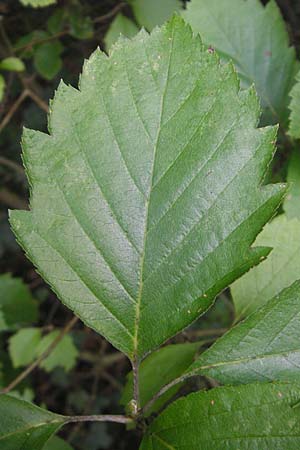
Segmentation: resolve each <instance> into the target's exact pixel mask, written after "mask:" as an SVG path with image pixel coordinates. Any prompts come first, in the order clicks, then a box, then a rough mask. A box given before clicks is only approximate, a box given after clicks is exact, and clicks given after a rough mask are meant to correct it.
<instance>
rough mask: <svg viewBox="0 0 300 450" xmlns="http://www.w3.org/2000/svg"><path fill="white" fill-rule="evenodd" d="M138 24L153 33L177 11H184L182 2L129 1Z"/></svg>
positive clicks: (174, 0)
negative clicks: (153, 30) (154, 29)
mask: <svg viewBox="0 0 300 450" xmlns="http://www.w3.org/2000/svg"><path fill="white" fill-rule="evenodd" d="M129 3H130V5H131V7H132V10H133V13H134V15H135V18H136V20H137V21H138V23H139V24H140V25H141V26H142V27H145V28H146V29H147V30H148V31H151V30H152V29H153V28H154V27H156V26H158V25H162V24H163V23H164V22H165V21H166V20H168V19H169V18H170V17H171V16H172V15H173V14H174V12H175V11H179V10H180V9H182V3H181V1H180V0H163V1H161V0H151V1H150V2H149V0H129Z"/></svg>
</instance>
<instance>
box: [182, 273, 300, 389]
mask: <svg viewBox="0 0 300 450" xmlns="http://www.w3.org/2000/svg"><path fill="white" fill-rule="evenodd" d="M197 369H198V372H199V373H200V374H202V375H207V376H209V377H211V378H214V379H216V380H218V381H219V382H220V383H223V384H242V383H251V382H253V381H266V380H268V381H273V380H281V381H292V382H297V383H299V382H300V282H299V281H297V282H295V283H294V284H293V285H292V286H291V287H289V288H287V289H284V290H283V291H282V292H281V293H280V294H279V295H278V296H276V297H274V298H273V299H272V300H270V301H269V302H268V303H267V304H266V305H265V306H263V307H262V308H261V309H259V310H258V311H257V312H255V313H253V314H252V315H251V316H249V317H248V318H247V319H246V320H245V321H243V322H241V323H240V324H238V325H237V326H235V327H234V328H232V329H231V330H230V331H228V333H226V334H225V335H224V336H222V337H221V338H220V339H219V340H218V341H217V342H216V343H215V344H214V345H212V346H211V347H210V348H209V349H208V350H206V351H205V352H204V353H203V354H202V355H201V356H200V358H198V359H197V361H195V363H194V364H193V365H192V366H191V368H190V370H191V371H195V370H197Z"/></svg>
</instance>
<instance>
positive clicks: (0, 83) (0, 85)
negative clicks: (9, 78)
mask: <svg viewBox="0 0 300 450" xmlns="http://www.w3.org/2000/svg"><path fill="white" fill-rule="evenodd" d="M4 90H5V79H4V77H3V76H2V75H1V74H0V102H1V100H2V98H3V95H4Z"/></svg>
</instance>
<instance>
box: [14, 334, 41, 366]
mask: <svg viewBox="0 0 300 450" xmlns="http://www.w3.org/2000/svg"><path fill="white" fill-rule="evenodd" d="M41 337H42V335H41V331H40V329H39V328H23V329H22V330H20V331H18V332H17V333H16V334H14V335H13V336H12V337H11V338H10V339H9V354H10V357H11V360H12V363H13V366H14V367H15V368H17V367H22V366H27V364H30V363H31V362H32V361H33V360H34V359H35V357H36V349H37V346H38V345H39V343H40V341H41Z"/></svg>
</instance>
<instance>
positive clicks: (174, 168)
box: [10, 16, 284, 359]
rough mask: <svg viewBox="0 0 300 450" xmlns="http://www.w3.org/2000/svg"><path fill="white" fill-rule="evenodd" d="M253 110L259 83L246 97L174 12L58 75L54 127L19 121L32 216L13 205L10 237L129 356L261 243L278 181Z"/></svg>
mask: <svg viewBox="0 0 300 450" xmlns="http://www.w3.org/2000/svg"><path fill="white" fill-rule="evenodd" d="M187 58H189V59H190V60H191V61H193V63H190V64H186V60H187ZM185 80H188V81H187V82H185ZM204 91H205V92H207V95H206V96H203V92H204ZM95 96H97V99H98V102H97V103H96V106H95V109H93V108H92V110H91V105H95V101H94V100H95ZM193 111H197V115H196V116H195V115H194V112H193ZM191 114H192V116H191ZM258 115H259V106H258V102H257V97H256V95H255V92H254V91H253V90H249V91H247V92H240V90H239V83H238V80H237V78H236V75H235V73H234V72H233V70H232V67H231V66H225V67H221V66H219V63H218V59H217V58H216V56H215V55H213V54H211V53H210V52H207V51H205V50H204V49H203V47H202V46H201V43H200V41H199V39H198V38H194V37H193V35H192V32H191V30H190V28H189V27H187V26H186V25H185V24H184V22H183V21H182V19H181V18H179V17H176V16H175V17H174V18H173V19H172V20H171V21H170V22H169V23H167V24H166V25H165V26H163V27H162V28H161V29H156V30H155V31H154V32H153V33H152V34H151V35H150V36H149V35H148V34H146V33H145V32H143V31H142V32H141V33H139V34H138V36H137V37H135V38H134V39H133V40H131V41H126V42H124V41H118V43H117V45H116V46H114V49H113V51H112V53H111V55H110V56H109V57H106V55H104V54H102V53H100V52H96V53H94V54H93V55H92V57H91V58H90V60H89V61H87V62H86V64H85V67H84V70H83V74H82V76H81V79H80V90H79V91H77V90H76V89H74V88H71V87H70V86H69V87H67V86H65V85H64V84H61V85H60V87H59V90H58V92H57V94H56V96H55V99H54V101H53V102H52V104H51V114H50V118H49V131H50V136H48V135H45V134H42V133H39V132H32V131H29V130H25V132H24V136H23V149H24V156H23V158H24V162H25V166H26V169H27V174H28V177H29V181H30V184H31V185H32V195H31V211H30V212H12V213H11V219H10V220H11V224H12V227H13V229H14V231H15V234H16V235H17V237H18V241H19V242H20V243H21V245H22V246H23V247H24V248H25V250H26V252H27V255H28V256H29V258H30V259H31V260H32V261H34V262H35V264H36V265H37V267H38V270H39V272H40V273H41V274H42V276H43V277H44V278H45V279H46V281H47V282H48V283H49V284H50V285H51V286H52V288H53V289H54V291H55V292H56V293H57V295H58V297H59V298H61V299H62V300H63V302H64V303H65V304H66V305H67V306H69V307H70V308H71V309H72V310H73V311H74V312H75V313H76V314H77V315H79V317H80V318H81V319H82V320H83V321H84V322H85V323H86V324H87V325H88V326H90V327H91V328H94V329H95V330H96V331H98V332H100V333H101V334H103V335H104V336H105V337H106V338H107V339H108V340H110V342H112V343H113V345H114V346H116V347H117V348H119V349H120V350H121V351H123V352H124V353H126V354H127V355H128V356H129V358H130V359H134V358H138V359H142V358H143V357H145V355H146V354H147V353H148V352H150V351H151V350H153V349H155V348H157V347H158V346H159V345H160V344H161V343H163V342H164V341H165V340H166V339H168V338H169V337H171V336H173V335H175V334H176V333H178V332H179V331H180V330H182V329H183V328H185V327H186V326H187V325H189V324H190V323H191V322H192V321H193V320H195V319H196V318H197V317H198V316H199V315H200V314H202V313H203V312H204V311H205V310H206V309H207V308H208V307H209V306H210V305H211V304H212V302H213V300H214V298H215V296H216V295H217V294H218V293H219V292H220V291H221V290H222V289H223V288H224V287H226V286H227V285H228V284H230V283H231V282H232V281H233V280H234V279H235V278H236V277H238V276H239V275H241V274H242V273H243V272H245V271H246V270H248V269H249V268H250V267H251V266H253V265H254V264H257V263H258V262H259V260H260V257H261V256H262V255H266V254H267V252H268V251H269V250H268V249H264V248H257V249H250V248H249V247H250V245H251V244H252V242H253V240H254V239H255V236H256V234H257V233H258V232H259V231H260V229H261V228H262V226H263V224H264V223H265V222H266V221H267V220H268V219H269V218H270V217H271V216H272V215H273V214H274V210H275V209H276V208H277V206H278V204H279V202H280V201H281V198H282V195H283V192H284V186H282V185H273V186H271V185H269V186H263V187H262V186H261V182H262V179H263V176H264V172H265V169H266V166H267V165H268V163H269V162H270V159H271V158H272V153H273V145H274V139H275V136H276V129H274V128H266V129H263V130H257V129H256V124H257V118H258ZM99 124H100V125H99ZM216 124H218V125H216ZM182 130H185V131H184V133H182ZM212 130H213V132H212ZM203 143H205V148H206V149H207V150H205V151H204V150H203V149H204V147H203ZM57 147H59V148H64V152H57ZM97 148H100V149H101V151H100V153H99V152H98V153H97V151H96V150H95V149H97ZM141 148H143V151H142V152H141V151H140V149H141ZM199 148H200V149H202V151H199ZM238 150H239V151H238ZM100 155H101V156H100ZM233 168H234V170H233ZM74 173H76V174H77V177H76V179H75V178H74ZM209 185H210V186H211V188H210V190H208V188H207V186H209ZM250 186H251V192H252V196H251V198H250V197H249V189H250ZM50 187H51V188H50ZM237 191H239V197H238V198H236V197H237ZM206 198H207V200H206ZM233 199H234V201H233ZM45 204H47V210H45ZM210 223H214V224H216V226H215V228H214V229H211V227H210V225H209V224H210ZM241 236H242V237H243V240H242V244H241V245H240V246H239V248H240V249H239V251H238V252H236V251H235V250H233V249H236V247H237V243H240V241H241ZM112 237H113V239H112ZM45 254H46V255H47V258H46V259H45ZM228 254H230V258H227V257H226V255H228ZM211 266H215V267H216V270H215V271H214V273H212V272H211V271H210V269H209V268H210V267H211ZM170 267H172V270H171V271H170V270H169V268H170ZM200 280H201V284H200ZM175 290H176V292H175ZM157 318H159V326H158V322H157V320H158V319H157Z"/></svg>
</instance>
